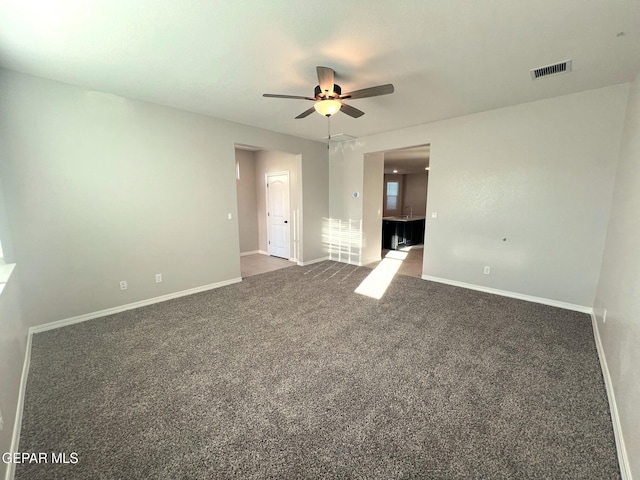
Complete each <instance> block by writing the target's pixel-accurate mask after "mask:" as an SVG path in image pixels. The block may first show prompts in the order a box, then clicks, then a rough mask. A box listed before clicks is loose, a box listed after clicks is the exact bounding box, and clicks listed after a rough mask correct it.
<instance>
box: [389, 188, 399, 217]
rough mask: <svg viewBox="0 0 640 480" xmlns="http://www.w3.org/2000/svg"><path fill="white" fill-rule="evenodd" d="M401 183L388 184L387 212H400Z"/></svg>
mask: <svg viewBox="0 0 640 480" xmlns="http://www.w3.org/2000/svg"><path fill="white" fill-rule="evenodd" d="M399 193H400V182H387V210H398V194H399Z"/></svg>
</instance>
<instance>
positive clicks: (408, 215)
mask: <svg viewBox="0 0 640 480" xmlns="http://www.w3.org/2000/svg"><path fill="white" fill-rule="evenodd" d="M430 152H431V148H430V145H420V146H417V147H410V148H401V149H396V150H389V151H386V152H383V154H384V164H383V165H384V166H383V182H382V185H383V189H382V190H383V191H382V192H380V195H381V197H382V211H383V213H382V226H381V228H382V245H381V258H385V257H386V256H388V255H389V254H390V253H392V254H395V252H403V253H404V255H403V258H404V260H403V262H402V265H401V267H400V269H399V270H398V273H399V274H404V275H410V276H416V277H421V276H422V265H423V257H424V255H423V254H424V238H425V234H426V228H425V226H426V212H427V190H428V185H429V170H430V166H429V158H430Z"/></svg>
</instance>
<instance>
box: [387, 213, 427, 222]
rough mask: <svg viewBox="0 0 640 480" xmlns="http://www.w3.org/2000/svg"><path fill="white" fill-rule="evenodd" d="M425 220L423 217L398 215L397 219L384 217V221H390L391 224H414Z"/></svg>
mask: <svg viewBox="0 0 640 480" xmlns="http://www.w3.org/2000/svg"><path fill="white" fill-rule="evenodd" d="M425 218H426V217H424V216H423V215H412V216H408V215H396V216H395V217H382V220H389V221H391V222H414V221H416V220H424V219H425Z"/></svg>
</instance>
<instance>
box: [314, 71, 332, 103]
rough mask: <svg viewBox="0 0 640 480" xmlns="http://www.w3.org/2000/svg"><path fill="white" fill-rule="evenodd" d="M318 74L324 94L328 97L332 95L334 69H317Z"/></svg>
mask: <svg viewBox="0 0 640 480" xmlns="http://www.w3.org/2000/svg"><path fill="white" fill-rule="evenodd" d="M316 72H318V84H319V85H320V90H322V93H324V94H325V95H326V96H330V95H332V94H333V83H334V74H335V72H334V71H333V69H331V68H329V67H316Z"/></svg>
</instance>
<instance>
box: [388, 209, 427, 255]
mask: <svg viewBox="0 0 640 480" xmlns="http://www.w3.org/2000/svg"><path fill="white" fill-rule="evenodd" d="M424 226H425V217H424V216H422V215H413V216H406V215H401V216H400V215H399V216H394V217H382V248H383V249H390V250H398V249H399V248H402V247H409V246H411V245H419V244H421V243H423V242H424Z"/></svg>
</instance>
